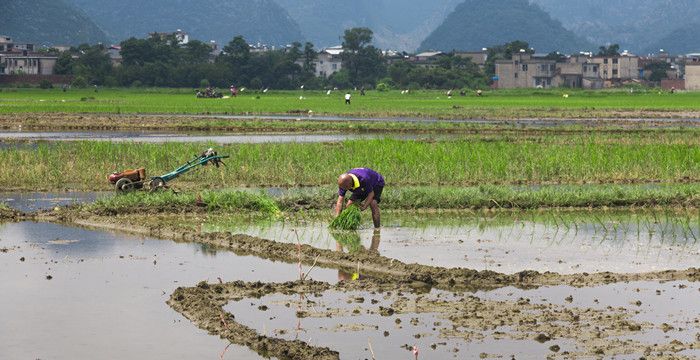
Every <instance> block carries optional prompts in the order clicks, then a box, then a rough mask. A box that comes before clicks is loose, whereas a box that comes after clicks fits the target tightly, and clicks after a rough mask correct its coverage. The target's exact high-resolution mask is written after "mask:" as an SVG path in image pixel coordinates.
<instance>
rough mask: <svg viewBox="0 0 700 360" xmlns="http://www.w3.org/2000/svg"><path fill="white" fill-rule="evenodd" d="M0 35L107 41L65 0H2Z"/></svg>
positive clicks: (34, 39)
mask: <svg viewBox="0 0 700 360" xmlns="http://www.w3.org/2000/svg"><path fill="white" fill-rule="evenodd" d="M0 7H1V8H2V10H1V11H0V12H1V13H2V20H0V35H6V36H10V37H11V38H13V40H15V41H17V42H28V43H32V44H37V45H44V44H75V45H77V44H81V43H90V44H96V43H98V42H102V41H106V39H107V35H105V33H104V32H103V31H102V30H101V29H100V28H99V27H98V26H96V25H95V24H94V23H93V22H92V20H91V19H90V18H89V17H88V16H87V15H86V14H85V13H84V12H82V11H81V10H79V9H77V8H76V7H74V6H72V5H70V4H68V3H66V1H65V0H32V1H31V2H30V3H28V2H27V1H25V0H3V1H2V3H1V4H0Z"/></svg>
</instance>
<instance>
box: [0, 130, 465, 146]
mask: <svg viewBox="0 0 700 360" xmlns="http://www.w3.org/2000/svg"><path fill="white" fill-rule="evenodd" d="M450 137H451V136H449V135H439V136H437V138H440V139H445V138H450ZM385 138H390V139H399V140H414V139H424V138H430V139H434V138H436V137H435V136H429V135H421V134H401V135H396V134H388V133H387V134H382V133H371V134H288V133H285V134H275V133H265V134H221V133H216V134H208V133H178V134H174V133H158V132H121V131H84V132H80V131H72V132H32V131H3V132H0V140H5V141H19V140H21V141H87V140H89V141H109V142H137V143H168V142H188V143H189V142H211V143H217V144H260V143H292V142H293V143H319V142H340V141H345V140H367V139H385ZM4 144H5V145H4V146H5V147H7V148H9V147H11V146H10V145H11V143H4Z"/></svg>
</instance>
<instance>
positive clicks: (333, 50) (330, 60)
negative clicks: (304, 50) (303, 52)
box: [297, 45, 343, 78]
mask: <svg viewBox="0 0 700 360" xmlns="http://www.w3.org/2000/svg"><path fill="white" fill-rule="evenodd" d="M342 53H343V47H342V46H340V45H338V46H333V47H329V48H325V49H322V50H321V51H319V52H318V54H317V55H316V60H315V61H314V66H315V71H314V75H316V76H317V77H324V78H327V77H329V76H331V75H333V74H335V73H337V72H338V71H340V70H341V69H342V68H343V60H342V58H341V54H342ZM303 63H304V60H303V59H300V60H298V61H297V64H299V65H303Z"/></svg>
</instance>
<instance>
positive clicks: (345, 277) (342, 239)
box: [331, 229, 382, 281]
mask: <svg viewBox="0 0 700 360" xmlns="http://www.w3.org/2000/svg"><path fill="white" fill-rule="evenodd" d="M331 236H333V238H334V239H335V249H336V250H337V251H339V252H342V251H343V250H344V249H347V250H348V251H349V252H354V251H358V250H360V249H362V245H361V240H360V234H359V233H358V232H357V231H352V232H348V231H334V232H331ZM381 237H382V234H381V230H379V229H374V234H372V244H371V245H370V246H369V249H368V251H369V252H371V253H376V254H377V255H379V243H380V242H381ZM356 271H357V272H353V273H349V272H346V271H343V270H342V269H338V281H350V280H358V279H362V276H361V275H360V269H359V268H358V269H356Z"/></svg>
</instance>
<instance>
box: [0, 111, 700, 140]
mask: <svg viewBox="0 0 700 360" xmlns="http://www.w3.org/2000/svg"><path fill="white" fill-rule="evenodd" d="M305 114H306V112H304V115H305ZM600 115H604V116H594V115H591V114H589V115H587V116H589V117H588V118H587V117H585V116H586V115H582V117H581V118H580V119H579V118H577V119H561V118H547V117H546V116H545V117H541V118H533V119H424V118H353V117H347V118H346V117H342V116H341V117H323V116H321V117H318V116H316V117H307V116H291V115H289V116H279V115H277V116H276V115H267V116H266V115H260V116H246V115H241V116H230V115H219V116H217V115H200V116H197V115H177V114H171V115H159V114H145V115H137V114H126V115H123V114H62V113H29V114H0V129H4V130H14V129H18V128H20V129H24V130H64V131H67V130H83V131H95V130H103V131H105V130H109V131H119V130H121V131H125V130H132V131H133V130H139V131H164V130H169V131H180V132H184V131H205V130H206V131H214V130H216V131H236V132H299V131H303V132H305V133H307V132H323V131H334V130H341V129H342V131H346V132H406V131H414V132H429V133H434V132H454V131H458V132H462V133H477V132H478V133H479V134H483V133H484V131H486V133H491V131H489V130H495V132H497V133H501V132H503V131H507V130H509V127H512V126H517V129H513V128H510V130H515V131H517V132H518V134H519V135H523V134H527V133H538V132H541V131H543V130H544V131H547V132H548V133H552V132H553V133H569V132H571V131H569V130H566V129H557V128H558V127H566V126H587V127H595V128H597V129H596V131H601V130H604V129H601V128H604V127H620V128H626V129H629V130H634V129H640V128H641V129H653V128H664V127H697V126H699V125H700V122H699V121H698V119H700V112H653V111H609V112H606V113H604V114H600ZM436 124H440V125H439V126H435V125H436ZM489 126H502V127H503V128H502V129H489ZM610 131H613V132H614V131H618V130H616V129H611V130H610ZM579 132H580V130H579Z"/></svg>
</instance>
